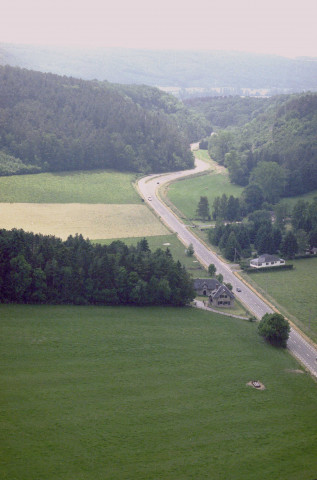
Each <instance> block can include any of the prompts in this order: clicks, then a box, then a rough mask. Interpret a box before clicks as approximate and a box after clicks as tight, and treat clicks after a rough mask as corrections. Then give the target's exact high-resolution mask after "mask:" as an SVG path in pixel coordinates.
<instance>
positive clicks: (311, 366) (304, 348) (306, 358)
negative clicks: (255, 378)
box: [138, 158, 317, 377]
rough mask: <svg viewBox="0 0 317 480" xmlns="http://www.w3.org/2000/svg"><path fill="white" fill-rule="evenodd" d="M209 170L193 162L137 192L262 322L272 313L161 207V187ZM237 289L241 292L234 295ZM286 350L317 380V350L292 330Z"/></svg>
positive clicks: (142, 183)
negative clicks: (192, 167) (159, 195)
mask: <svg viewBox="0 0 317 480" xmlns="http://www.w3.org/2000/svg"><path fill="white" fill-rule="evenodd" d="M209 168H210V165H208V164H207V163H206V162H204V161H202V160H200V159H197V158H196V159H195V169H191V170H184V171H179V172H172V173H167V174H162V175H157V174H153V175H149V176H147V177H144V178H142V179H141V180H139V182H138V188H139V191H140V193H141V196H143V198H144V200H145V202H147V203H148V205H149V206H150V207H151V208H152V209H153V210H154V211H155V212H156V214H157V215H158V216H159V217H160V219H161V220H162V221H163V222H164V223H165V224H166V225H167V226H168V227H169V228H170V229H171V230H172V231H173V232H176V233H177V235H178V237H179V239H180V240H181V241H182V242H183V243H184V245H186V246H188V245H189V244H190V243H192V244H193V247H194V250H195V256H196V257H197V259H198V260H199V261H200V262H201V263H202V264H203V265H205V266H206V267H208V265H210V264H211V263H213V264H214V265H215V266H216V268H217V272H218V273H221V274H222V275H223V278H224V281H225V282H229V283H231V284H232V286H233V291H234V293H235V295H236V297H237V298H238V299H239V300H240V301H241V302H242V303H243V304H244V305H245V306H246V307H247V309H248V310H249V311H250V312H251V313H252V314H253V315H255V316H256V317H257V318H258V319H261V318H262V316H263V315H264V314H265V313H272V312H273V309H272V308H271V307H270V306H269V305H268V304H267V303H266V302H265V301H264V300H262V298H260V296H259V295H258V294H257V293H256V292H255V291H254V290H253V289H251V288H250V287H249V286H247V285H246V284H245V283H244V282H243V281H242V280H240V278H239V277H238V276H236V275H235V274H234V272H233V271H232V269H231V267H230V265H229V264H228V263H225V262H223V261H222V259H221V258H219V257H218V255H217V254H215V253H214V252H212V251H211V250H210V249H209V248H207V246H206V245H205V244H204V243H203V242H202V241H201V240H200V239H199V238H197V237H196V236H195V235H194V234H193V233H192V232H191V231H190V230H189V228H188V227H187V226H186V225H185V224H184V223H183V222H182V221H181V220H180V219H179V218H178V217H177V216H176V215H175V214H174V213H173V212H172V211H171V210H170V209H169V208H168V207H167V206H166V205H165V204H164V203H163V201H162V200H161V199H160V198H159V197H158V195H157V191H158V188H159V187H161V186H162V185H164V184H166V183H169V182H172V181H174V180H177V179H178V178H183V177H186V176H190V175H193V174H197V173H201V172H204V171H206V170H208V169H209ZM237 289H240V290H241V291H237ZM287 347H288V349H289V350H290V351H291V352H292V354H293V355H294V356H295V357H296V358H297V359H298V360H299V361H300V362H301V363H302V364H303V365H304V366H305V367H306V368H307V369H308V370H309V371H310V373H311V374H312V375H314V376H315V377H317V349H316V348H315V347H314V346H313V345H311V344H310V343H309V342H308V341H307V340H305V338H304V337H303V336H302V335H301V334H300V333H299V332H298V331H297V330H295V329H294V328H291V332H290V336H289V340H288V343H287Z"/></svg>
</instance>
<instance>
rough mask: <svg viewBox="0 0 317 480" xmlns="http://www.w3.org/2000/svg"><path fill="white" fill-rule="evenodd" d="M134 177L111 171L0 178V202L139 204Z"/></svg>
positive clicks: (129, 174)
mask: <svg viewBox="0 0 317 480" xmlns="http://www.w3.org/2000/svg"><path fill="white" fill-rule="evenodd" d="M135 180H136V176H135V174H133V173H122V172H115V171H112V170H100V171H89V172H87V171H79V172H61V173H40V174H38V175H15V176H12V177H0V202H17V203H113V204H120V203H121V204H127V203H140V202H141V199H140V197H139V195H138V194H137V192H136V191H135V189H134V188H133V186H132V183H133V182H134V181H135Z"/></svg>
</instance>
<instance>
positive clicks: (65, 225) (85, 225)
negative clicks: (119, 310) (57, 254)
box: [0, 203, 170, 240]
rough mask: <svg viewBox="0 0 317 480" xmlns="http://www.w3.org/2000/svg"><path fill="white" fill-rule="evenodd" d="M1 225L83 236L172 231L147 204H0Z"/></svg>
mask: <svg viewBox="0 0 317 480" xmlns="http://www.w3.org/2000/svg"><path fill="white" fill-rule="evenodd" d="M0 228H5V229H7V230H11V229H12V228H22V229H23V230H25V231H27V232H34V233H42V234H43V235H55V236H56V237H59V238H62V239H63V240H65V239H66V238H67V237H68V236H69V235H75V234H76V233H78V234H82V235H83V237H84V238H89V239H91V240H93V239H102V238H124V237H143V236H145V237H146V236H155V235H167V234H169V233H170V232H169V230H168V229H167V228H166V227H165V226H164V225H163V224H162V223H161V222H160V221H159V220H158V219H157V218H156V216H155V215H154V214H153V213H152V212H151V211H150V210H149V209H148V208H147V207H146V206H145V205H131V204H127V205H116V204H112V205H110V204H106V205H104V204H85V203H67V204H58V203H0Z"/></svg>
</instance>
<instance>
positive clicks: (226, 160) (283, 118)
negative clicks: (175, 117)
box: [196, 93, 317, 203]
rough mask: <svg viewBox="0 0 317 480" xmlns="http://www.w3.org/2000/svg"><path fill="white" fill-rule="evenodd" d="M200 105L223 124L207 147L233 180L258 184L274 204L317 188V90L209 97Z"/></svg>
mask: <svg viewBox="0 0 317 480" xmlns="http://www.w3.org/2000/svg"><path fill="white" fill-rule="evenodd" d="M242 106H243V108H242ZM196 109H197V110H200V111H201V112H203V113H204V114H205V115H206V117H207V118H208V119H209V120H210V121H211V122H212V123H213V126H214V127H215V128H216V127H217V126H218V127H221V128H222V129H221V130H219V129H218V130H217V133H214V134H213V135H212V136H211V137H210V139H209V146H208V150H209V153H210V155H211V157H212V158H213V159H215V160H216V161H217V162H218V163H220V164H221V165H225V166H226V167H228V170H229V176H230V180H231V181H232V182H233V183H236V184H238V185H242V186H246V185H248V184H256V185H258V186H259V187H260V188H261V189H262V191H263V195H264V197H265V200H267V201H268V202H270V203H276V202H277V201H278V200H279V198H280V197H283V196H294V195H298V194H301V193H306V192H309V191H312V190H314V189H316V188H317V136H316V131H317V93H303V94H297V95H283V96H277V97H272V98H270V99H267V100H264V99H239V100H237V99H236V98H235V97H231V98H224V99H207V101H205V102H200V103H197V104H196ZM245 120H247V122H246V123H245Z"/></svg>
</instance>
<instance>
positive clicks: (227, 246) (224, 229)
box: [208, 198, 317, 261]
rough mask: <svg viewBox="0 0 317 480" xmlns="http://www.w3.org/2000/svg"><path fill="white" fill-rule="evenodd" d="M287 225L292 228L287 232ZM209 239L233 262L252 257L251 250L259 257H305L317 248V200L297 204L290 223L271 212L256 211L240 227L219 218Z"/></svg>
mask: <svg viewBox="0 0 317 480" xmlns="http://www.w3.org/2000/svg"><path fill="white" fill-rule="evenodd" d="M279 210H280V209H277V211H279ZM287 223H289V227H291V228H289V227H288V228H287V229H286V224H287ZM208 239H209V241H210V242H211V243H212V244H213V245H216V246H218V247H219V248H220V249H221V250H222V252H223V255H224V256H225V257H226V258H227V259H228V260H230V261H235V260H236V261H239V260H241V259H243V258H248V257H250V256H251V253H252V249H255V250H256V251H257V254H258V255H261V254H263V253H269V254H281V255H282V256H283V257H285V258H294V256H295V255H296V254H297V253H300V254H305V253H306V252H309V251H310V250H311V249H312V248H314V247H315V248H316V247H317V198H315V199H314V200H313V201H312V202H307V201H304V200H298V201H297V202H296V204H295V205H294V207H293V209H292V212H291V214H290V221H289V219H288V217H285V216H281V215H279V216H278V215H273V216H272V212H271V211H269V210H255V211H253V212H252V213H250V214H249V215H248V216H247V218H246V220H244V221H243V222H239V223H236V222H234V223H226V222H224V221H223V218H219V219H218V221H217V223H216V226H215V228H210V229H209V230H208Z"/></svg>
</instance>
